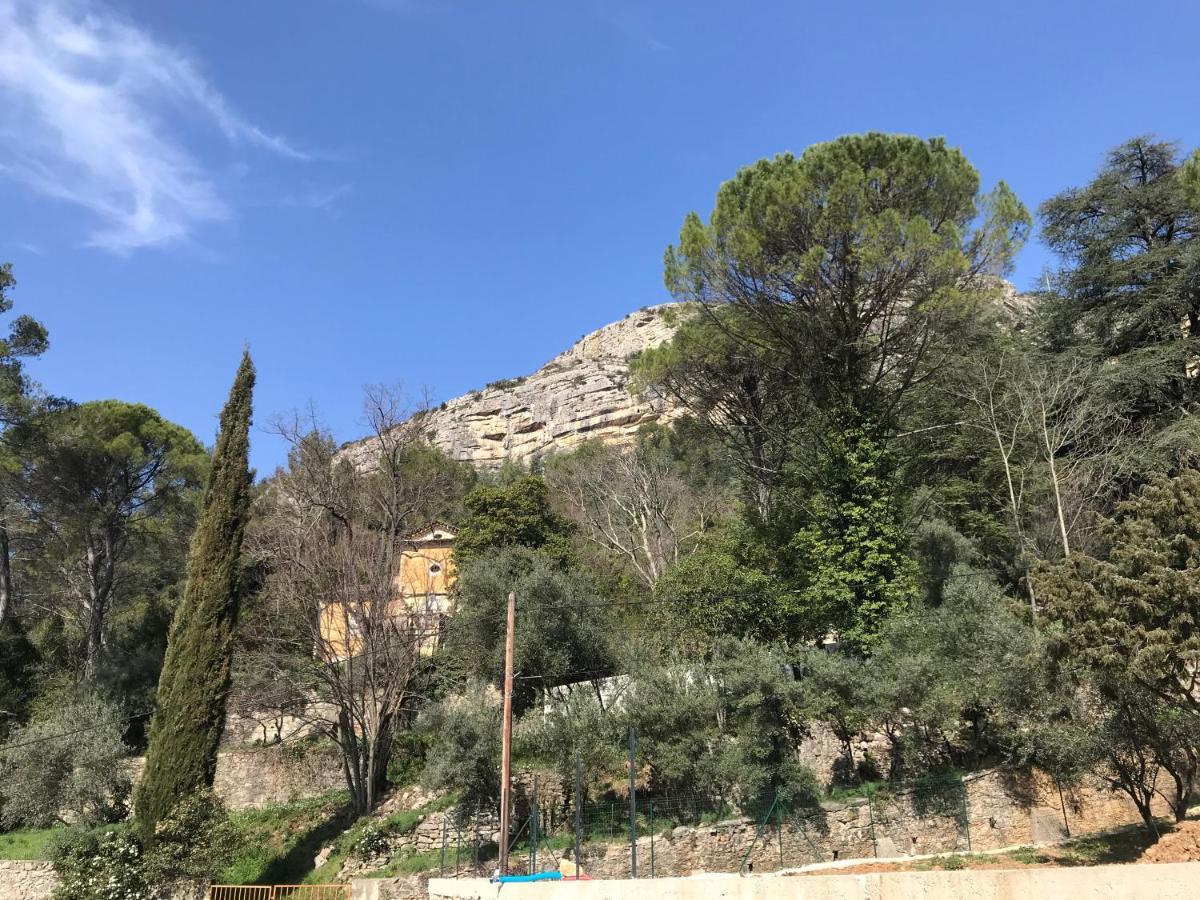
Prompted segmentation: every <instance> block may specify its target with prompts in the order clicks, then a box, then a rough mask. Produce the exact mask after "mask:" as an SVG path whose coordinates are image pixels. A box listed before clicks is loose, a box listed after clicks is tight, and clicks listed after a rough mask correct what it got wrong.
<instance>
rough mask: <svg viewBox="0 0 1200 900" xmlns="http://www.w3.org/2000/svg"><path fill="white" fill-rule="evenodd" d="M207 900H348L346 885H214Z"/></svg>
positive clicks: (348, 891)
mask: <svg viewBox="0 0 1200 900" xmlns="http://www.w3.org/2000/svg"><path fill="white" fill-rule="evenodd" d="M208 900H350V885H348V884H276V885H273V886H272V885H249V884H214V885H212V886H211V887H210V888H209V889H208Z"/></svg>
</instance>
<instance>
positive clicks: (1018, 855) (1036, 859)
mask: <svg viewBox="0 0 1200 900" xmlns="http://www.w3.org/2000/svg"><path fill="white" fill-rule="evenodd" d="M1008 858H1009V859H1011V860H1012V861H1013V862H1018V863H1020V864H1021V865H1023V866H1034V865H1037V864H1039V863H1044V862H1048V861H1049V859H1050V857H1048V856H1046V855H1044V854H1042V853H1039V852H1038V851H1037V850H1035V849H1034V848H1033V847H1018V848H1017V849H1016V850H1012V851H1010V852H1009V853H1008Z"/></svg>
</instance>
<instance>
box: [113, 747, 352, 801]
mask: <svg viewBox="0 0 1200 900" xmlns="http://www.w3.org/2000/svg"><path fill="white" fill-rule="evenodd" d="M300 748H303V749H300ZM126 765H127V766H128V768H129V774H130V778H131V779H132V780H133V782H134V784H135V785H136V784H137V782H138V780H139V779H140V778H141V776H142V770H143V769H144V768H145V765H146V761H145V759H144V758H143V757H136V758H133V759H130V760H128V761H127V762H126ZM345 786H346V784H345V779H344V776H343V774H342V764H341V758H340V757H339V755H338V752H337V749H336V748H335V747H329V746H319V745H318V746H306V745H300V744H275V745H271V746H267V747H259V748H254V749H239V750H229V751H225V752H222V753H220V754H218V756H217V774H216V780H215V781H214V782H213V790H214V791H215V792H216V794H217V796H218V797H220V798H221V800H222V801H223V802H224V803H225V806H226V807H227V808H229V809H258V808H261V807H264V806H272V805H274V804H277V803H290V802H291V801H293V800H305V799H308V798H310V797H319V796H320V795H321V794H324V793H327V792H328V791H331V790H337V789H340V788H344V787H345Z"/></svg>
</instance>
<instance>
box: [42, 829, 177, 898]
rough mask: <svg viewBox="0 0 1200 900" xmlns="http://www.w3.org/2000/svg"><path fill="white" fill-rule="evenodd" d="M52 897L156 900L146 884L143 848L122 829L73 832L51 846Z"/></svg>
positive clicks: (154, 892)
mask: <svg viewBox="0 0 1200 900" xmlns="http://www.w3.org/2000/svg"><path fill="white" fill-rule="evenodd" d="M53 859H54V871H55V872H57V873H58V877H59V884H58V887H57V888H55V890H54V900H158V898H159V897H160V894H159V893H158V892H157V891H156V890H153V889H152V888H150V886H149V885H147V884H146V879H145V876H144V874H143V872H142V850H141V846H140V845H139V844H138V841H137V839H136V838H135V837H134V836H133V835H132V834H129V833H128V832H125V831H107V832H102V833H99V834H97V833H96V832H90V831H72V832H69V833H68V834H67V835H66V836H65V837H63V838H62V839H60V840H59V842H58V844H57V845H56V846H55V847H54V849H53Z"/></svg>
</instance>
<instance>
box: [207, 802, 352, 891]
mask: <svg viewBox="0 0 1200 900" xmlns="http://www.w3.org/2000/svg"><path fill="white" fill-rule="evenodd" d="M348 803H349V796H348V795H347V793H346V792H345V791H332V792H330V793H328V794H323V795H322V796H320V797H315V798H313V799H311V800H298V801H296V802H294V803H286V804H282V805H279V806H271V807H267V808H265V809H247V810H240V811H238V812H235V813H233V814H232V815H231V816H230V818H231V819H232V820H233V822H234V824H235V825H236V826H237V827H238V830H239V831H241V833H242V841H241V844H240V847H239V850H238V853H237V856H236V857H235V858H234V859H233V860H232V861H231V862H230V864H229V865H228V866H226V868H225V869H224V870H222V872H221V874H220V880H221V881H224V882H226V883H228V884H295V883H297V882H299V881H300V880H301V878H303V877H304V876H305V875H307V874H308V873H309V872H310V871H311V870H312V868H313V858H314V857H315V856H316V855H317V853H318V852H319V851H320V849H321V848H322V847H324V846H326V845H327V844H328V843H329V842H330V841H332V840H333V839H334V838H335V837H336V836H337V835H339V834H341V833H342V832H343V831H345V829H346V827H347V825H348V824H349V812H348Z"/></svg>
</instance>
